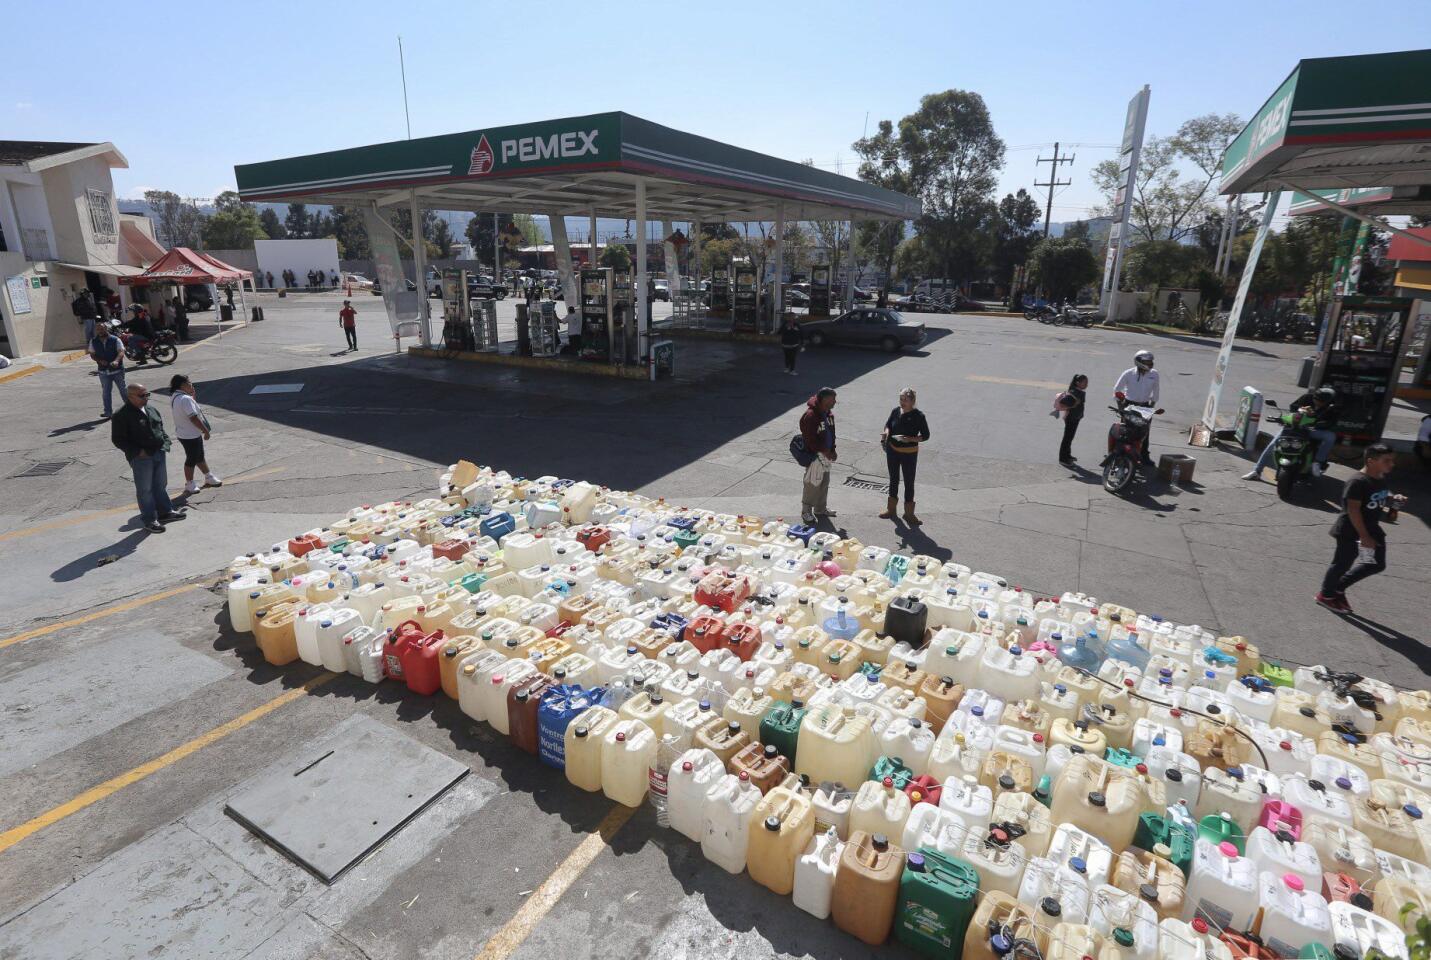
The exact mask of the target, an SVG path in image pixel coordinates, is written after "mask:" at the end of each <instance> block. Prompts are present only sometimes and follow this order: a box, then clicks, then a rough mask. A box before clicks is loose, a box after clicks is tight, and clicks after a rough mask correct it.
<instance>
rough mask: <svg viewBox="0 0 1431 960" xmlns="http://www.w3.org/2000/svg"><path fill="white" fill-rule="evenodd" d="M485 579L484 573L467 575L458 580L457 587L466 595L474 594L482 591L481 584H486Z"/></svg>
mask: <svg viewBox="0 0 1431 960" xmlns="http://www.w3.org/2000/svg"><path fill="white" fill-rule="evenodd" d="M487 579H488V578H487V574H485V573H469V574H467V575H466V576H465V577H463V578H462V579H461V580H458V581H457V585H458V586H459V587H461V588H462V589H463V590H466V591H467V592H468V593H476V592H477V591H479V590H481V589H482V584H484V583H486V582H487Z"/></svg>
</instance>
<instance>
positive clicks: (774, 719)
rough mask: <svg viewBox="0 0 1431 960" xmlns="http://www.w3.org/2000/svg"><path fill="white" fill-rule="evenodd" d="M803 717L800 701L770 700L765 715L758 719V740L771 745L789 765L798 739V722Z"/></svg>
mask: <svg viewBox="0 0 1431 960" xmlns="http://www.w3.org/2000/svg"><path fill="white" fill-rule="evenodd" d="M804 719H805V706H804V703H803V702H802V701H794V702H791V703H783V702H774V701H772V703H771V705H770V707H769V709H768V710H767V712H766V713H765V716H764V717H763V718H762V719H761V720H760V724H759V727H758V731H759V734H760V741H761V742H762V743H765V744H769V745H770V746H773V747H774V748H775V749H776V750H778V751H779V752H780V754H781V755H782V756H784V757H785V758H786V759H787V760H789V761H790V763H791V766H792V767H793V766H794V764H795V756H796V748H797V746H798V745H799V739H800V723H801V721H802V720H804Z"/></svg>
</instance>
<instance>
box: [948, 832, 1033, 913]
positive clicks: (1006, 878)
mask: <svg viewBox="0 0 1431 960" xmlns="http://www.w3.org/2000/svg"><path fill="white" fill-rule="evenodd" d="M959 859H960V860H963V861H964V862H965V863H968V864H969V865H970V866H972V867H973V868H974V869H975V870H977V871H978V872H979V889H980V890H981V891H983V892H984V893H986V894H987V893H988V892H989V891H993V890H998V891H1001V892H1003V893H1007V894H1009V895H1010V896H1017V895H1018V892H1019V881H1020V879H1022V877H1023V873H1024V866H1025V864H1027V863H1028V860H1029V856H1028V852H1027V851H1026V850H1024V848H1023V847H1022V846H1021V845H1020V844H1019V843H1018V841H1016V840H1014V839H1013V838H1012V837H1011V836H1010V835H1009V833H1008V831H1006V830H1005V829H1004V828H1002V827H999V826H990V827H988V828H986V829H980V828H978V827H971V828H970V829H969V830H968V832H966V833H965V835H964V842H963V845H962V846H961V847H960V849H959Z"/></svg>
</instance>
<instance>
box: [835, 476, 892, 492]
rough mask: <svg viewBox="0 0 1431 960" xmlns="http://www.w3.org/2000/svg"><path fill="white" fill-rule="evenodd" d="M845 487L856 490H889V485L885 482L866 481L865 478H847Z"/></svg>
mask: <svg viewBox="0 0 1431 960" xmlns="http://www.w3.org/2000/svg"><path fill="white" fill-rule="evenodd" d="M845 486H847V487H854V488H855V489H856V490H888V489H889V484H888V483H887V482H885V481H883V480H866V479H865V478H863V477H846V478H845Z"/></svg>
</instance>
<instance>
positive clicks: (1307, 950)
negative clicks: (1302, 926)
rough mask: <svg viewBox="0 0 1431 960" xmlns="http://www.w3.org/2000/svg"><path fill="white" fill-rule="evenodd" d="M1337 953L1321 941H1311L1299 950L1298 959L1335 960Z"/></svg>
mask: <svg viewBox="0 0 1431 960" xmlns="http://www.w3.org/2000/svg"><path fill="white" fill-rule="evenodd" d="M1335 957H1336V954H1334V953H1332V951H1331V950H1329V949H1327V948H1326V947H1324V946H1322V945H1321V944H1320V943H1309V944H1307V945H1306V946H1305V947H1303V948H1302V949H1301V950H1299V951H1297V960H1335Z"/></svg>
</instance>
